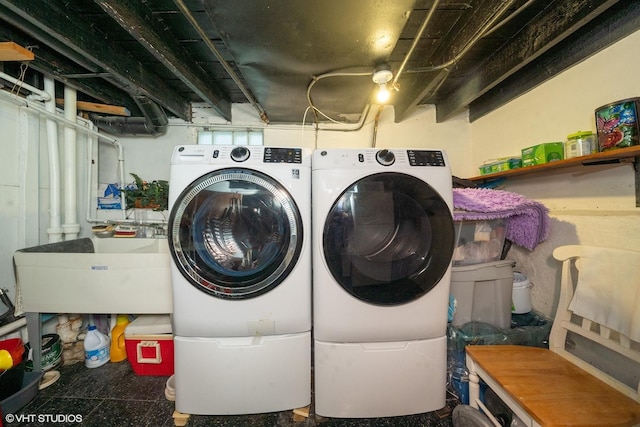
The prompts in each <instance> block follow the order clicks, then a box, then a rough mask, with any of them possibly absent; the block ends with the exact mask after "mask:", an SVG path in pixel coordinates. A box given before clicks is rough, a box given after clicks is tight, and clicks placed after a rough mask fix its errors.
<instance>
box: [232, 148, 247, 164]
mask: <svg viewBox="0 0 640 427" xmlns="http://www.w3.org/2000/svg"><path fill="white" fill-rule="evenodd" d="M250 154H251V152H250V151H249V149H248V148H246V147H236V148H234V149H233V150H231V160H233V161H234V162H244V161H245V160H247V159H248V158H249V155H250Z"/></svg>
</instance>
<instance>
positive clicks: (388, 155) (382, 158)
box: [376, 150, 396, 166]
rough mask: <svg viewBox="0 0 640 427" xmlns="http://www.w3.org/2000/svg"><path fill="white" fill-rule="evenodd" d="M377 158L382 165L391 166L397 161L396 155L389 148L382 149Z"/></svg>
mask: <svg viewBox="0 0 640 427" xmlns="http://www.w3.org/2000/svg"><path fill="white" fill-rule="evenodd" d="M376 160H377V161H378V163H380V164H381V165H382V166H391V165H392V164H393V163H394V162H395V161H396V156H395V155H394V154H393V153H392V152H391V151H389V150H380V151H378V152H377V153H376Z"/></svg>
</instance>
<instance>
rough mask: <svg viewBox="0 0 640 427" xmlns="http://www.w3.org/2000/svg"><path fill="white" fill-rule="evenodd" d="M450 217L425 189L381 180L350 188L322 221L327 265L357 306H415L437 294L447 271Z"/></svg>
mask: <svg viewBox="0 0 640 427" xmlns="http://www.w3.org/2000/svg"><path fill="white" fill-rule="evenodd" d="M453 246H454V227H453V217H452V215H451V211H450V209H449V207H448V206H447V203H446V202H445V201H444V199H443V198H442V197H441V196H440V194H438V192H437V191H436V190H434V189H433V188H432V187H431V186H430V185H428V184H427V183H425V182H424V181H422V180H420V179H418V178H415V177H413V176H410V175H405V174H401V173H380V174H375V175H370V176H368V177H366V178H363V179H361V180H359V181H357V182H355V183H354V184H353V185H352V186H350V187H349V188H347V190H346V191H345V192H344V193H342V194H341V195H340V197H338V198H337V199H336V201H335V203H334V204H333V206H332V208H331V210H330V211H329V215H328V217H327V219H326V222H325V226H324V233H323V250H324V256H325V260H326V262H327V265H328V267H329V270H330V271H331V274H332V275H333V277H334V278H335V279H336V280H337V282H338V283H339V284H340V285H341V286H342V287H343V288H344V289H345V290H346V291H348V292H349V293H351V294H352V295H353V296H355V297H356V298H358V299H360V300H363V301H367V302H370V303H372V304H378V305H393V304H403V303H407V302H410V301H413V300H415V299H417V298H419V297H421V296H422V295H424V294H426V293H427V292H429V291H430V290H431V289H432V288H433V287H435V286H436V285H437V284H438V283H439V281H440V279H441V278H442V276H443V275H444V274H445V273H446V271H447V269H448V268H449V266H450V264H451V257H452V254H453Z"/></svg>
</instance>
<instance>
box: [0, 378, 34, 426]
mask: <svg viewBox="0 0 640 427" xmlns="http://www.w3.org/2000/svg"><path fill="white" fill-rule="evenodd" d="M41 378H42V372H25V373H24V377H23V379H22V382H21V385H20V387H19V390H18V391H17V392H15V393H13V394H12V395H11V396H9V397H7V398H5V399H3V400H2V401H0V411H1V412H2V414H4V415H6V414H15V413H16V412H18V411H19V410H20V409H22V408H23V407H24V406H26V404H27V403H29V402H31V401H32V400H33V399H34V398H35V397H36V396H37V395H38V386H39V385H40V379H41Z"/></svg>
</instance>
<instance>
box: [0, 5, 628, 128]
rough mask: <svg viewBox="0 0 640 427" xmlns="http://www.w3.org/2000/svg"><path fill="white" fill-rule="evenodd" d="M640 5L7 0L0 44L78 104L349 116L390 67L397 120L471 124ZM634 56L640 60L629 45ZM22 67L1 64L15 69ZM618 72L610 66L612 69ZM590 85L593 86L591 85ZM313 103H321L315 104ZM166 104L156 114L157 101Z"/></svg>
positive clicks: (142, 110)
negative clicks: (426, 113)
mask: <svg viewBox="0 0 640 427" xmlns="http://www.w3.org/2000/svg"><path fill="white" fill-rule="evenodd" d="M639 6H640V0H608V1H594V0H467V1H466V2H463V1H452V0H440V1H438V0H417V1H414V0H387V1H379V0H322V1H310V0H307V1H302V0H289V1H286V0H233V1H231V0H226V1H223V0H28V1H24V0H0V41H14V42H16V43H18V44H20V45H22V46H25V47H29V48H30V49H33V52H34V53H35V60H33V61H31V62H30V63H29V68H28V72H27V74H26V77H25V78H26V79H27V82H28V83H30V84H32V85H36V86H38V85H40V86H41V85H42V73H45V74H50V75H53V76H54V77H55V78H56V80H58V81H61V82H64V83H65V84H68V85H70V86H72V87H74V88H76V89H77V90H78V91H79V92H80V95H79V97H80V99H86V100H89V101H93V102H100V103H105V104H112V105H119V106H124V107H126V108H127V109H128V110H130V111H131V113H132V115H133V116H147V119H148V118H149V117H148V116H149V115H150V113H149V108H148V106H149V104H151V105H153V107H154V109H152V111H156V112H157V111H161V112H163V114H166V115H168V116H170V117H171V116H175V117H179V118H182V119H185V120H190V119H191V106H192V103H194V102H196V103H199V105H206V106H209V107H211V108H212V109H213V110H214V111H215V113H216V114H217V115H220V116H221V117H224V118H225V119H227V120H231V119H232V118H231V104H232V103H251V104H253V106H254V107H255V112H256V116H259V117H261V118H262V119H263V120H264V121H265V122H270V123H301V122H302V121H303V120H306V122H311V121H314V120H315V121H326V120H328V118H330V119H333V120H337V121H340V122H354V121H358V120H359V119H360V118H361V117H363V112H365V111H366V108H367V106H368V105H369V104H371V103H374V101H373V98H372V94H373V92H374V87H375V85H374V83H373V81H372V73H373V71H374V69H375V68H376V67H380V66H384V65H385V64H387V65H388V66H390V68H391V70H392V71H393V72H394V81H395V83H397V88H398V91H394V92H393V95H392V99H391V101H390V102H391V103H392V104H393V105H394V107H395V115H396V121H398V122H400V121H402V120H403V119H405V118H406V117H407V116H408V115H409V114H411V112H412V111H413V109H414V108H415V107H416V106H418V105H421V104H435V105H436V107H437V109H436V111H437V118H438V121H444V120H446V119H448V118H450V117H451V116H452V115H454V114H456V113H458V112H460V111H462V110H464V109H465V108H467V107H468V108H469V111H470V119H471V120H475V119H476V118H478V117H481V116H482V115H484V114H486V113H488V112H490V111H491V110H493V109H495V108H497V107H498V106H500V105H502V104H504V103H505V102H507V101H509V100H510V99H513V98H514V97H516V96H518V95H519V94H521V93H523V92H525V91H527V90H529V89H531V88H532V87H534V86H535V85H537V84H539V83H541V82H543V81H545V80H546V79H548V78H550V77H553V75H555V74H557V73H559V72H561V71H562V70H564V69H566V68H568V67H569V66H571V65H573V64H575V63H577V62H579V61H581V60H583V59H585V58H586V57H588V56H589V55H591V54H593V53H595V52H597V51H598V50H600V49H602V48H604V47H606V46H608V45H610V44H611V43H613V42H615V41H617V40H619V39H621V38H623V37H625V36H627V35H629V34H631V33H632V32H634V31H636V30H638V29H640V7H639ZM630 54H636V55H637V54H638V53H637V52H630ZM20 65H21V64H19V63H12V62H4V63H0V69H2V70H3V71H4V72H5V73H8V74H12V75H15V76H16V77H17V76H18V74H19V73H20ZM612 72H613V69H612ZM585 90H588V88H585ZM309 100H310V101H311V103H312V104H313V106H314V107H315V109H310V110H309V111H308V112H307V113H306V114H305V111H306V110H307V107H309ZM158 107H161V108H158Z"/></svg>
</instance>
